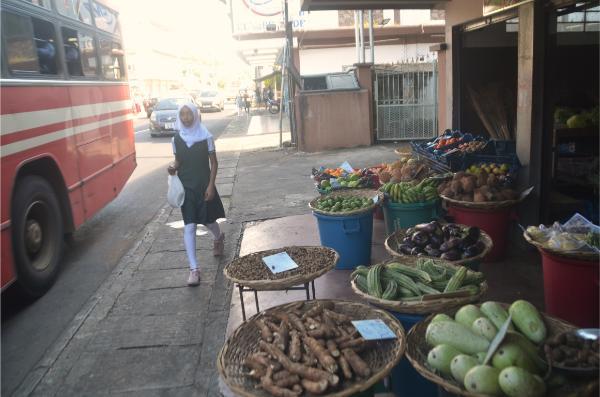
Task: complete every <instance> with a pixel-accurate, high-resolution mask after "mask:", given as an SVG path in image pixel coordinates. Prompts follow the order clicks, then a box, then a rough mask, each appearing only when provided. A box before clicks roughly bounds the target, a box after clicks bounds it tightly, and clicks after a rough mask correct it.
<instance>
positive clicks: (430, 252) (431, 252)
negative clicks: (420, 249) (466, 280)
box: [425, 244, 442, 257]
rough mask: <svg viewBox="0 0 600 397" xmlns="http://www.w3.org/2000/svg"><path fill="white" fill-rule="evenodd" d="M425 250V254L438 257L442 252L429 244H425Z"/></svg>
mask: <svg viewBox="0 0 600 397" xmlns="http://www.w3.org/2000/svg"><path fill="white" fill-rule="evenodd" d="M425 252H427V255H429V256H435V257H439V256H440V255H441V254H442V253H441V252H440V250H439V249H437V248H434V247H433V246H431V244H427V246H426V247H425Z"/></svg>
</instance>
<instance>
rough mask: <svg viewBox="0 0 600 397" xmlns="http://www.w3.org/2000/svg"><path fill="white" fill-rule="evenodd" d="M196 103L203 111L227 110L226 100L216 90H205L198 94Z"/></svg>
mask: <svg viewBox="0 0 600 397" xmlns="http://www.w3.org/2000/svg"><path fill="white" fill-rule="evenodd" d="M195 99H196V103H197V104H198V107H199V108H200V109H202V110H204V109H211V110H212V109H215V110H216V111H218V112H220V111H221V110H223V109H224V108H225V99H224V98H223V95H221V93H220V92H219V91H216V90H205V91H199V92H198V93H196V98H195Z"/></svg>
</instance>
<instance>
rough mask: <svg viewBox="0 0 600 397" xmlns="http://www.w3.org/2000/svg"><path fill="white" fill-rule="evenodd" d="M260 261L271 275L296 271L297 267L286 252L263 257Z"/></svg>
mask: <svg viewBox="0 0 600 397" xmlns="http://www.w3.org/2000/svg"><path fill="white" fill-rule="evenodd" d="M262 260H263V262H264V264H265V265H266V266H267V267H268V268H269V270H270V271H271V273H273V274H277V273H281V272H285V271H287V270H292V269H296V268H297V267H298V264H297V263H296V262H294V260H293V259H292V258H290V256H289V255H288V253H287V252H280V253H278V254H275V255H269V256H265V257H263V258H262Z"/></svg>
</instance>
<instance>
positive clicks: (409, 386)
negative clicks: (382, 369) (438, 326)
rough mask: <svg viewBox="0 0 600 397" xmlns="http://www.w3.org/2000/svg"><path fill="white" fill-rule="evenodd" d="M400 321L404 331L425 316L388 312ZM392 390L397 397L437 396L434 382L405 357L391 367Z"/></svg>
mask: <svg viewBox="0 0 600 397" xmlns="http://www.w3.org/2000/svg"><path fill="white" fill-rule="evenodd" d="M390 314H391V315H393V316H394V317H396V318H397V319H398V320H400V322H401V323H402V326H403V327H404V330H405V331H406V333H408V331H409V330H410V329H411V328H412V327H413V325H415V324H416V323H418V322H419V321H421V320H423V319H424V318H425V317H426V316H421V315H415V314H404V313H398V312H390ZM391 375H392V391H393V392H394V394H395V395H396V396H397V397H416V396H419V397H438V387H437V385H436V384H435V383H433V382H430V381H428V380H427V379H425V378H424V377H422V376H421V375H420V374H419V373H418V372H417V371H416V370H415V369H414V368H413V366H412V365H411V364H410V362H409V361H408V359H407V358H406V357H402V360H400V363H398V365H396V366H395V367H394V368H393V369H392V373H391Z"/></svg>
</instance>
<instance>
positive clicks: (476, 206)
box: [440, 194, 521, 211]
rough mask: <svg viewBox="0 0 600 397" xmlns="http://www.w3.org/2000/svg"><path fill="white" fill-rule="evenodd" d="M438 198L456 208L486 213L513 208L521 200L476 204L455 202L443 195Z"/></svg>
mask: <svg viewBox="0 0 600 397" xmlns="http://www.w3.org/2000/svg"><path fill="white" fill-rule="evenodd" d="M440 197H441V198H442V199H443V200H444V201H446V202H448V203H450V204H452V205H454V206H456V207H463V208H470V209H474V210H488V211H492V210H497V209H500V208H508V207H513V206H515V205H517V204H519V203H520V202H521V200H504V201H485V202H482V203H480V202H477V203H476V202H473V201H461V200H455V199H453V198H450V197H447V196H444V195H443V194H440Z"/></svg>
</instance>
